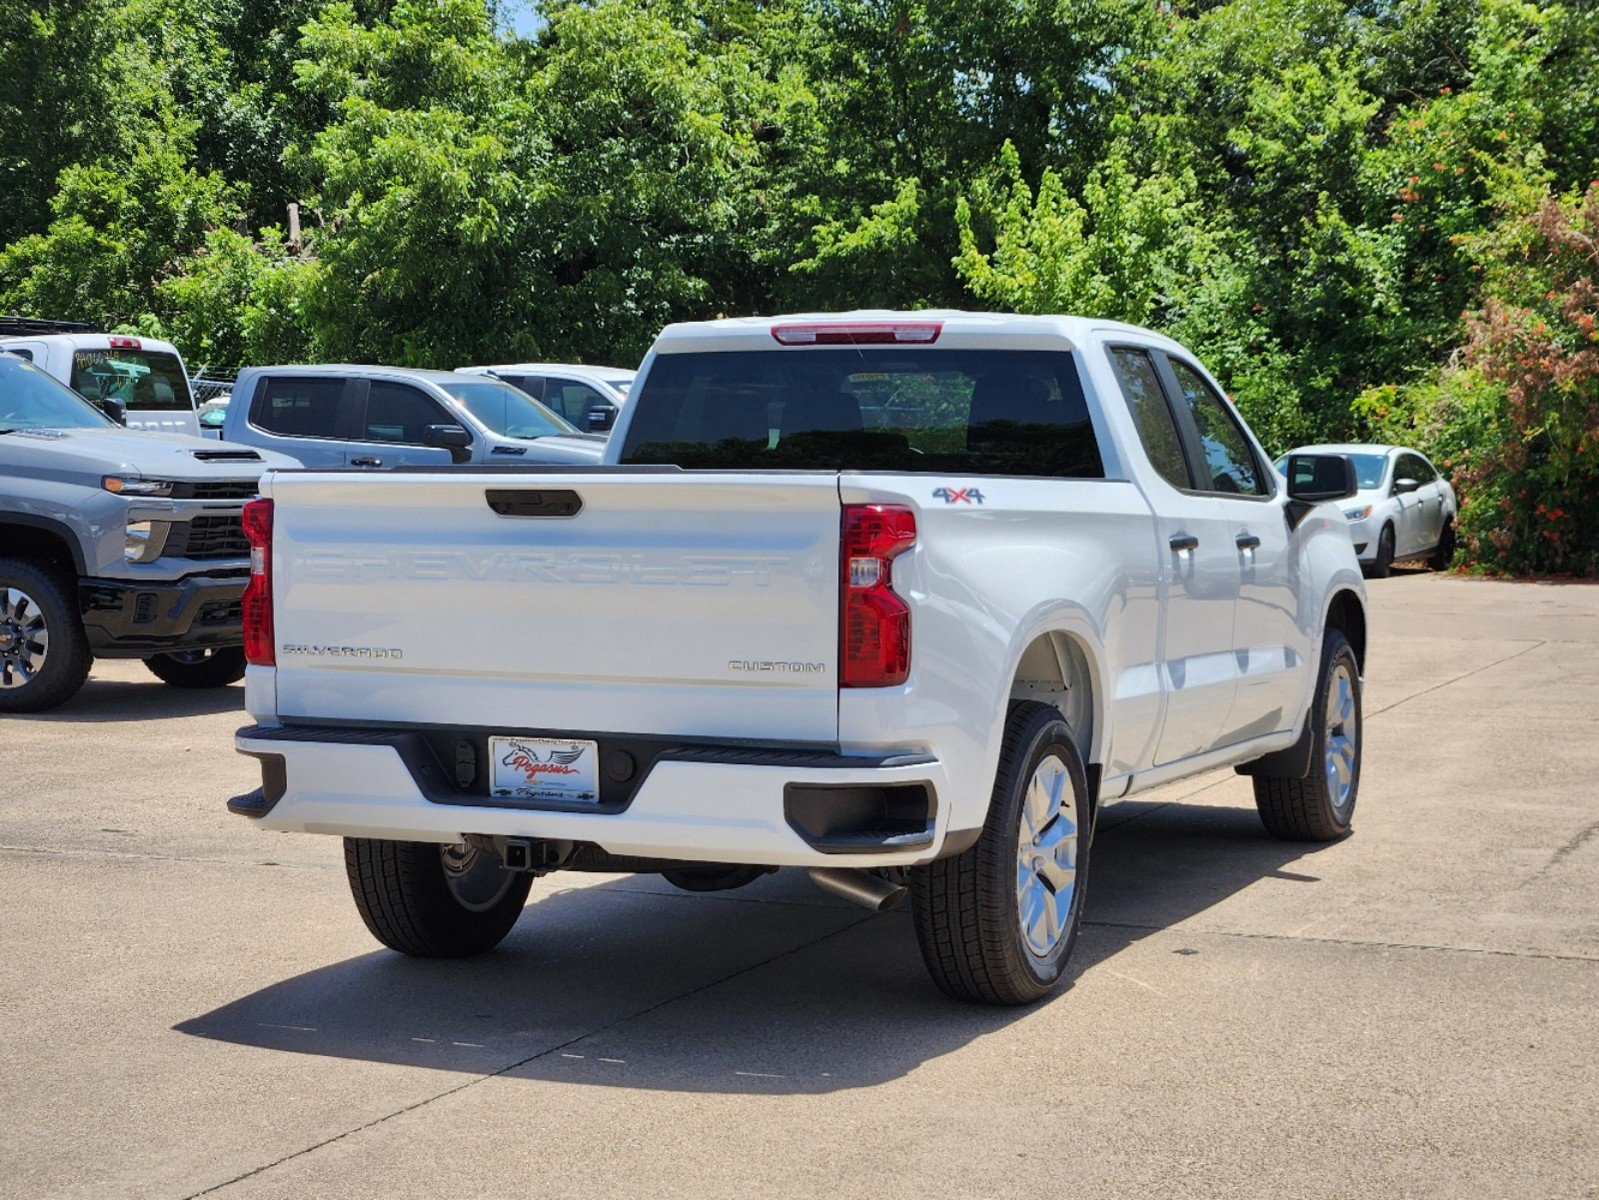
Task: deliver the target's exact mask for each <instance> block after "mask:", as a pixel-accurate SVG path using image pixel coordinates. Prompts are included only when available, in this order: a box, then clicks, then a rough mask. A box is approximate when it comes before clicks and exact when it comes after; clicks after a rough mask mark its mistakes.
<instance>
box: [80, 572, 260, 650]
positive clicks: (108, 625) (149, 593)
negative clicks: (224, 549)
mask: <svg viewBox="0 0 1599 1200" xmlns="http://www.w3.org/2000/svg"><path fill="white" fill-rule="evenodd" d="M247 581H248V576H245V575H223V576H214V575H196V576H192V577H190V578H188V579H184V580H180V581H179V582H177V583H134V582H130V581H128V580H125V579H85V580H82V581H80V582H79V584H78V603H79V608H80V610H81V611H82V613H83V630H84V632H85V633H86V634H87V635H88V638H89V648H90V650H92V651H93V652H94V654H95V655H96V656H98V657H100V658H142V657H145V656H147V655H150V654H157V653H161V652H164V651H169V650H200V649H207V648H211V647H217V646H238V645H242V644H243V642H244V634H243V632H242V625H241V620H242V617H241V611H240V600H241V598H242V597H243V596H244V585H245V583H246V582H247Z"/></svg>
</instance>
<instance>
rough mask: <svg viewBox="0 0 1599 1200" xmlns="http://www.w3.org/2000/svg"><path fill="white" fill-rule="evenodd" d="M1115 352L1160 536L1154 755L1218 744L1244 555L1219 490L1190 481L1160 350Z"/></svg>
mask: <svg viewBox="0 0 1599 1200" xmlns="http://www.w3.org/2000/svg"><path fill="white" fill-rule="evenodd" d="M1109 351H1110V357H1111V362H1112V364H1113V366H1114V367H1115V369H1116V376H1117V379H1118V381H1119V382H1120V383H1121V388H1122V395H1123V396H1124V397H1125V398H1126V400H1127V406H1128V408H1129V410H1130V411H1131V413H1132V417H1133V424H1134V425H1135V426H1136V427H1137V429H1138V435H1139V440H1140V443H1141V445H1142V448H1143V451H1144V455H1145V457H1146V458H1147V459H1148V460H1149V464H1150V466H1151V467H1152V468H1153V475H1154V478H1151V479H1150V481H1149V485H1148V487H1147V488H1146V497H1147V499H1148V500H1149V504H1150V507H1151V508H1152V509H1153V510H1154V512H1155V524H1156V527H1157V536H1158V538H1159V542H1160V546H1161V553H1162V559H1161V564H1162V565H1161V594H1162V597H1163V604H1162V619H1161V643H1160V673H1161V689H1162V691H1163V693H1164V695H1165V705H1164V712H1163V715H1162V718H1161V726H1160V735H1159V737H1158V739H1157V741H1156V745H1155V757H1154V764H1155V765H1156V766H1163V765H1165V764H1166V763H1170V762H1176V761H1177V760H1178V759H1182V758H1187V757H1189V756H1191V755H1194V754H1200V753H1203V752H1204V751H1206V750H1209V749H1211V748H1212V747H1213V746H1215V745H1216V744H1217V740H1218V738H1219V737H1220V735H1221V728H1222V722H1223V720H1224V719H1225V718H1226V716H1227V714H1228V711H1229V710H1230V709H1231V707H1232V702H1233V692H1234V690H1235V688H1236V686H1237V682H1238V670H1237V665H1236V662H1235V661H1234V656H1233V652H1232V648H1233V621H1234V609H1235V607H1236V602H1237V593H1238V559H1237V552H1236V550H1235V548H1234V546H1233V535H1232V528H1231V523H1230V522H1229V520H1228V517H1227V514H1226V513H1225V512H1224V511H1223V510H1222V506H1221V504H1220V503H1219V502H1218V501H1217V500H1216V499H1215V497H1214V496H1212V495H1210V494H1208V493H1205V492H1202V491H1200V490H1198V489H1196V487H1195V486H1194V479H1195V477H1194V473H1193V463H1192V462H1191V461H1190V457H1191V456H1190V453H1189V451H1188V448H1187V447H1186V446H1185V445H1184V441H1183V438H1182V436H1181V434H1180V433H1179V431H1178V429H1177V425H1176V422H1175V418H1174V409H1173V407H1172V403H1171V400H1170V398H1169V396H1168V395H1167V389H1166V386H1165V385H1164V383H1163V382H1162V380H1161V376H1160V368H1159V366H1158V364H1157V361H1156V356H1157V354H1158V351H1154V350H1152V349H1150V348H1149V347H1145V346H1137V345H1112V346H1110V347H1109Z"/></svg>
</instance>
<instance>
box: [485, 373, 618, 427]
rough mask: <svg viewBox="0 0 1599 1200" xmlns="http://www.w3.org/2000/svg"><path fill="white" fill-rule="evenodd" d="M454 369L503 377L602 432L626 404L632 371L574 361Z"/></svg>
mask: <svg viewBox="0 0 1599 1200" xmlns="http://www.w3.org/2000/svg"><path fill="white" fill-rule="evenodd" d="M456 370H458V371H460V372H461V373H462V374H467V375H492V376H494V377H495V378H496V379H503V380H505V382H506V383H508V384H510V385H511V386H512V387H515V388H520V389H521V390H522V391H524V392H526V393H527V394H528V395H529V396H532V397H533V399H535V400H538V401H540V402H541V403H543V404H544V405H546V406H547V407H549V408H551V409H554V410H555V411H556V412H558V413H560V414H561V416H563V417H565V418H566V419H567V421H569V422H570V423H571V424H573V425H575V426H576V427H577V428H579V429H583V430H587V431H588V432H590V433H603V432H605V431H606V430H609V429H611V428H612V427H614V426H615V424H616V414H617V413H618V412H620V411H621V408H622V406H623V405H624V404H626V403H627V393H628V389H629V388H630V387H632V386H633V377H634V374H635V372H633V371H629V370H626V369H624V368H622V367H584V366H579V365H577V364H576V363H508V364H505V365H502V366H494V367H457V368H456Z"/></svg>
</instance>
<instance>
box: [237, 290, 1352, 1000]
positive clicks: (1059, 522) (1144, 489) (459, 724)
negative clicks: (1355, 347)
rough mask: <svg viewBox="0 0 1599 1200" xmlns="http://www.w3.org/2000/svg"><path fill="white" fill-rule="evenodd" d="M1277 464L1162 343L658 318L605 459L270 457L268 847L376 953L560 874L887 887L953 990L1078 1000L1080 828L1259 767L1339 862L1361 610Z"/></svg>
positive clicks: (258, 559) (488, 930)
mask: <svg viewBox="0 0 1599 1200" xmlns="http://www.w3.org/2000/svg"><path fill="white" fill-rule="evenodd" d="M1285 477H1286V482H1285V479H1284V478H1283V477H1279V476H1278V475H1277V474H1276V472H1274V471H1273V470H1272V467H1271V464H1270V460H1269V459H1268V458H1267V456H1266V455H1265V454H1264V453H1263V452H1262V451H1261V448H1260V446H1259V445H1258V444H1257V443H1256V442H1255V440H1254V438H1253V437H1252V436H1251V435H1250V433H1249V431H1248V430H1247V429H1246V428H1245V427H1244V424H1243V422H1241V421H1240V420H1239V419H1238V416H1237V415H1236V413H1234V411H1233V409H1232V407H1231V405H1230V404H1229V403H1228V402H1227V401H1226V400H1225V399H1224V397H1223V395H1222V392H1221V390H1220V389H1219V388H1218V387H1217V386H1216V385H1215V383H1214V382H1213V381H1212V380H1211V378H1210V377H1209V376H1208V375H1207V374H1206V373H1205V371H1204V370H1203V368H1201V367H1200V366H1199V364H1198V363H1197V362H1196V361H1195V360H1194V359H1193V357H1192V356H1191V355H1189V354H1188V353H1187V352H1186V351H1185V350H1184V349H1183V348H1182V347H1181V346H1179V345H1177V344H1176V343H1175V342H1172V341H1171V340H1169V339H1167V338H1164V337H1161V336H1159V335H1157V334H1155V333H1151V332H1149V331H1148V330H1145V329H1138V328H1134V327H1131V326H1126V325H1118V324H1112V323H1108V322H1103V321H1094V320H1085V319H1077V318H1067V317H1032V316H999V315H988V314H969V313H957V312H918V313H903V314H899V313H880V312H872V313H850V314H841V315H824V316H800V317H784V318H745V319H739V320H724V321H714V322H706V323H697V324H683V325H673V326H671V327H669V328H668V329H666V330H665V331H664V332H663V333H662V334H661V335H660V337H659V338H658V339H657V341H656V343H655V346H654V348H653V349H652V351H651V353H650V355H649V356H648V357H647V358H646V360H645V362H644V365H643V368H642V371H641V376H640V382H639V384H638V385H637V386H636V387H635V390H634V398H633V400H632V401H631V403H630V404H629V405H628V406H627V408H626V409H624V410H623V414H622V418H621V421H620V422H619V424H618V427H617V429H616V431H615V433H614V434H613V436H612V438H611V441H610V443H609V446H608V447H607V451H606V456H605V460H604V463H603V465H601V466H600V467H597V468H596V467H584V466H573V467H537V468H514V467H501V466H499V465H488V466H482V467H466V468H452V469H448V470H440V469H432V468H424V467H415V468H397V469H395V470H392V471H383V472H370V471H358V472H350V471H340V470H324V471H278V472H273V473H269V474H268V475H267V476H266V478H265V480H264V481H263V486H262V489H261V491H262V496H263V499H261V500H259V501H256V502H254V503H253V504H251V505H250V506H249V507H248V508H247V509H246V521H245V526H246V531H247V533H248V534H249V536H250V537H251V539H252V542H253V544H254V547H255V558H254V568H253V569H254V574H253V576H252V580H251V584H250V587H249V589H248V590H247V593H246V596H245V601H244V611H245V615H244V621H245V637H246V651H247V654H248V657H249V660H250V662H251V664H252V665H251V666H250V668H249V670H248V672H247V676H246V688H247V690H246V704H247V707H248V709H249V711H250V714H251V716H252V717H253V718H254V720H255V722H256V724H255V725H254V726H251V727H248V728H245V729H243V730H241V731H240V732H239V734H238V736H237V747H238V749H239V750H240V751H242V752H243V753H245V754H247V755H251V756H253V757H255V758H257V759H259V760H260V763H261V768H262V776H263V785H262V787H261V788H260V789H257V790H256V791H254V792H251V793H249V794H247V795H244V796H240V797H236V798H235V799H233V800H232V801H230V802H229V806H230V808H232V809H233V811H235V812H237V813H240V814H242V815H244V816H246V817H249V818H250V819H252V820H253V821H254V822H255V823H256V824H258V825H259V826H261V827H262V828H264V829H273V830H300V831H307V832H313V833H328V834H337V835H342V836H344V837H345V838H346V839H347V840H346V842H345V855H346V863H347V866H348V870H349V876H350V883H351V886H352V890H353V892H354V895H355V900H356V904H357V906H358V908H359V909H360V912H361V915H362V916H363V918H364V919H365V921H366V923H367V925H368V927H369V928H370V929H371V931H372V933H373V934H374V935H375V936H376V937H377V938H378V939H379V940H380V941H381V942H383V943H384V944H385V945H388V946H390V947H392V948H394V949H396V950H400V951H403V952H405V953H408V954H414V955H423V956H434V957H456V956H464V955H468V954H473V953H477V952H481V951H484V950H486V949H488V948H490V947H492V946H494V945H495V944H496V943H498V942H499V941H500V939H501V938H503V937H504V936H505V935H506V933H507V932H508V931H509V930H510V928H511V926H512V925H513V923H514V922H515V921H516V919H517V916H518V914H519V913H520V912H521V910H522V908H523V906H524V904H525V903H526V899H527V894H528V888H529V883H530V881H531V879H532V878H533V877H534V876H535V875H538V874H542V873H544V872H548V871H556V870H594V871H639V872H659V873H661V874H662V875H664V876H665V877H666V878H667V879H669V880H671V881H673V882H674V883H676V884H678V885H679V886H682V887H686V888H693V889H715V888H724V887H736V886H739V885H741V884H744V883H748V882H750V881H751V880H752V879H754V878H756V877H757V876H759V875H760V874H762V873H763V872H766V871H769V870H771V869H773V868H776V867H783V866H797V867H805V868H809V869H810V870H811V873H812V875H813V877H815V878H816V879H817V881H818V882H819V883H821V884H823V885H824V886H826V887H829V888H831V889H832V890H834V891H836V892H839V893H841V894H844V895H848V896H851V897H852V898H855V899H859V900H861V901H862V902H864V903H867V904H868V905H871V906H873V907H885V906H887V905H888V904H890V903H892V902H894V901H895V900H897V899H899V898H900V897H901V896H903V895H904V894H905V893H906V892H907V891H908V892H909V894H910V896H911V899H912V903H913V907H914V916H915V925H916V929H917V934H918V937H919V939H920V942H921V948H922V951H923V955H924V957H925V959H926V962H927V965H928V967H929V969H930V971H931V972H932V975H933V977H934V979H935V981H936V982H937V983H938V985H939V986H940V987H941V988H943V989H944V990H945V991H946V992H948V993H950V994H951V995H953V996H956V997H960V998H964V999H969V1000H976V1001H985V1002H990V1003H1011V1004H1014V1003H1024V1002H1027V1001H1030V1000H1034V999H1037V998H1038V997H1040V996H1042V995H1043V994H1045V993H1046V992H1047V991H1048V990H1049V989H1050V988H1051V987H1052V986H1053V985H1054V984H1055V983H1056V982H1057V981H1058V980H1059V979H1060V977H1061V975H1062V972H1063V969H1064V967H1065V963H1066V960H1067V957H1068V955H1069V954H1070V952H1071V948H1072V944H1073V942H1074V940H1075V937H1076V933H1077V929H1078V924H1079V921H1080V919H1081V915H1082V906H1083V895H1084V886H1085V884H1086V880H1087V874H1088V867H1089V863H1090V860H1091V854H1090V844H1091V840H1092V833H1093V828H1094V818H1095V814H1096V813H1097V811H1098V810H1099V808H1100V807H1101V806H1102V805H1104V804H1107V803H1110V802H1111V801H1114V800H1116V799H1118V798H1120V797H1124V796H1130V795H1133V794H1134V793H1137V792H1140V791H1143V790H1144V789H1146V788H1150V787H1153V786H1155V785H1157V784H1161V783H1165V782H1167V781H1169V780H1172V779H1176V778H1179V777H1181V776H1186V775H1192V774H1194V773H1195V772H1198V771H1204V770H1208V769H1211V768H1216V767H1223V766H1238V767H1239V769H1240V770H1241V771H1244V772H1245V773H1249V774H1253V775H1254V786H1255V794H1256V799H1257V801H1258V804H1259V808H1260V813H1261V816H1262V817H1263V819H1264V821H1265V825H1266V827H1267V829H1269V830H1270V831H1271V832H1272V833H1274V834H1276V835H1279V836H1282V837H1288V838H1304V839H1330V838H1334V837H1338V836H1340V835H1342V834H1343V833H1344V832H1345V831H1346V830H1347V829H1348V827H1349V823H1350V818H1351V816H1352V814H1353V811H1354V807H1355V798H1356V792H1357V789H1358V786H1359V779H1360V749H1361V739H1360V687H1361V670H1362V662H1363V660H1364V657H1365V652H1366V618H1365V591H1364V584H1363V582H1362V580H1361V574H1360V570H1359V568H1358V566H1357V564H1356V561H1355V554H1354V549H1353V546H1352V544H1351V542H1350V538H1349V532H1348V529H1347V527H1346V524H1345V521H1344V517H1343V515H1342V514H1341V512H1340V511H1339V510H1338V508H1337V507H1336V505H1335V504H1332V503H1327V502H1329V501H1337V500H1339V499H1342V498H1343V497H1345V496H1347V495H1348V494H1349V493H1350V492H1351V491H1352V490H1353V486H1354V480H1353V471H1352V468H1351V466H1350V464H1349V462H1348V460H1347V459H1346V458H1342V457H1339V456H1296V457H1295V458H1294V459H1292V460H1291V461H1290V462H1289V463H1288V464H1287V465H1286V471H1285Z"/></svg>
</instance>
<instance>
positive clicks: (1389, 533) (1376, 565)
mask: <svg viewBox="0 0 1599 1200" xmlns="http://www.w3.org/2000/svg"><path fill="white" fill-rule="evenodd" d="M1393 573H1394V527H1393V526H1392V525H1384V526H1383V527H1382V532H1381V533H1379V534H1378V535H1377V557H1376V558H1374V559H1372V561H1371V565H1370V566H1368V567H1367V568H1366V575H1367V577H1368V578H1371V579H1387V578H1388V576H1390V575H1392V574H1393Z"/></svg>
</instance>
